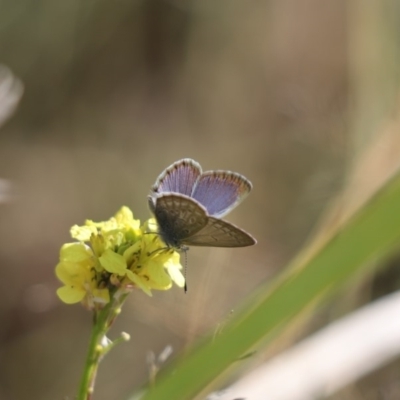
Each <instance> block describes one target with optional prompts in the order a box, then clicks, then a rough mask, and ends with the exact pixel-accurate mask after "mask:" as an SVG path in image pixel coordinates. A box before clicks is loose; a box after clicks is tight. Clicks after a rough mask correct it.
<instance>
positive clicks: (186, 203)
mask: <svg viewBox="0 0 400 400" xmlns="http://www.w3.org/2000/svg"><path fill="white" fill-rule="evenodd" d="M154 216H155V218H156V221H157V224H158V232H159V234H160V236H161V238H162V239H163V241H164V242H165V244H166V245H167V246H170V247H177V248H179V247H181V246H182V244H184V243H183V241H184V240H185V239H186V238H189V237H191V236H193V235H194V234H196V232H198V231H200V230H201V229H203V228H204V227H205V226H206V225H207V221H208V218H209V217H208V216H207V212H206V210H205V208H204V207H202V206H201V205H200V204H199V203H197V201H195V200H193V199H191V198H190V197H188V196H185V195H181V194H176V193H165V194H162V195H160V196H159V197H157V200H156V203H155V208H154Z"/></svg>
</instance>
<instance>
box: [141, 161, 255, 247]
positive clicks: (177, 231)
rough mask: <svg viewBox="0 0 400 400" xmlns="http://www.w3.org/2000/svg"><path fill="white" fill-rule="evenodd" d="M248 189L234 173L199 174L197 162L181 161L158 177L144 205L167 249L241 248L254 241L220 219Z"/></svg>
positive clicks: (242, 177)
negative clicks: (196, 247) (148, 209)
mask: <svg viewBox="0 0 400 400" xmlns="http://www.w3.org/2000/svg"><path fill="white" fill-rule="evenodd" d="M251 189H252V185H251V182H250V181H249V180H247V179H246V178H245V177H244V176H242V175H240V174H238V173H235V172H231V171H221V170H215V171H206V172H202V169H201V166H200V164H199V163H197V162H196V161H194V160H192V159H190V158H184V159H182V160H179V161H176V162H175V163H173V164H172V165H170V166H169V167H168V168H166V169H165V170H164V171H163V172H162V173H161V174H160V176H159V177H158V178H157V180H156V182H155V184H154V185H153V186H152V188H151V193H150V195H149V196H148V202H149V208H150V210H151V212H152V213H153V214H154V217H155V219H156V221H157V224H158V233H159V235H160V236H161V238H162V240H163V241H164V242H165V244H166V245H167V246H168V247H172V248H176V249H184V248H186V247H187V246H210V247H245V246H251V245H253V244H256V243H257V242H256V239H254V238H253V237H252V236H251V235H250V234H249V233H247V232H245V231H244V230H242V229H240V228H238V227H237V226H235V225H233V224H231V223H229V222H227V221H224V220H222V219H221V217H223V216H224V215H226V214H228V213H229V212H230V211H232V210H233V209H234V208H235V207H236V206H237V205H238V204H239V203H240V202H241V201H242V200H243V199H244V198H245V197H246V196H247V195H248V194H249V192H250V190H251Z"/></svg>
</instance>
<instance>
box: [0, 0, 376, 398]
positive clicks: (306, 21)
mask: <svg viewBox="0 0 400 400" xmlns="http://www.w3.org/2000/svg"><path fill="white" fill-rule="evenodd" d="M1 8H2V10H1V12H0V56H1V57H0V62H2V63H4V64H5V65H7V66H8V67H10V68H11V69H12V71H13V72H14V73H15V74H16V75H17V76H18V77H20V79H21V80H22V81H23V83H24V86H25V93H24V96H23V98H22V101H21V104H20V107H19V109H18V110H17V113H16V115H15V116H14V117H13V119H12V120H10V121H9V122H8V123H7V125H5V126H3V127H2V129H1V131H0V177H1V178H3V179H6V180H8V181H9V182H10V184H11V191H12V196H11V197H12V198H11V200H10V201H8V202H7V203H3V204H0V220H1V224H0V238H1V241H0V267H1V271H2V279H0V297H1V301H0V399H11V400H13V399H22V400H24V399H41V400H46V399H55V398H58V399H60V398H63V396H69V397H68V398H71V399H72V398H73V396H74V394H75V391H76V387H77V382H78V379H79V376H80V373H81V369H82V366H83V359H84V352H85V348H86V345H87V341H88V336H89V329H90V323H91V319H90V315H89V314H88V313H87V312H86V311H84V310H83V309H81V307H80V306H78V305H77V306H65V305H63V304H61V303H60V302H59V301H58V299H57V298H56V296H55V289H56V288H57V287H58V285H59V284H58V282H57V281H56V279H55V277H54V266H55V265H56V263H57V259H58V252H59V248H60V246H61V245H62V244H63V243H65V242H67V241H69V240H70V238H69V228H70V227H71V226H72V225H73V224H75V223H78V224H79V223H82V222H83V221H84V219H86V218H89V219H93V220H105V219H108V218H109V217H110V216H111V215H112V214H114V213H115V212H116V211H117V210H118V209H119V208H120V206H121V205H128V206H129V207H131V208H132V209H133V211H134V213H135V216H136V217H138V218H140V219H141V220H145V219H147V218H148V216H149V212H148V210H147V206H146V204H147V202H146V196H147V193H148V190H149V187H150V185H151V184H152V183H153V182H154V181H155V179H156V177H157V175H158V174H159V173H160V172H161V171H162V170H163V169H164V168H165V167H166V166H168V165H169V164H170V163H172V162H173V161H176V160H177V159H179V158H182V157H191V158H194V159H195V160H197V161H199V162H200V163H201V164H202V166H203V168H204V169H206V170H207V169H215V168H218V169H230V170H234V171H238V172H240V173H242V174H244V175H245V176H247V177H248V178H249V179H250V180H251V181H252V182H253V185H254V190H253V193H252V194H251V196H249V198H248V199H247V200H246V201H245V202H244V203H243V204H242V205H241V206H240V207H239V209H238V210H236V211H235V212H234V213H232V215H231V216H229V217H228V218H227V219H228V220H231V221H233V222H234V223H237V224H239V225H240V226H241V227H243V228H244V229H247V230H249V232H251V233H252V234H254V236H255V237H256V238H257V239H258V242H259V243H258V245H257V246H256V247H254V248H246V249H237V250H236V249H235V250H230V249H227V250H226V249H191V250H190V252H189V253H188V275H187V279H188V287H189V292H188V294H186V295H185V294H184V293H183V291H182V290H179V289H177V288H174V289H173V290H172V291H170V292H166V293H155V294H154V297H152V298H148V297H147V296H146V295H145V294H143V293H139V292H138V293H134V294H133V295H132V296H131V298H130V299H129V300H128V302H127V304H126V307H125V309H124V312H123V313H122V315H121V318H120V320H119V321H118V322H117V324H116V326H115V328H114V330H113V334H115V335H117V334H118V333H119V332H120V331H122V330H124V331H127V332H129V333H130V334H131V337H132V339H131V341H130V342H129V343H128V344H123V345H121V346H119V348H116V350H114V351H113V352H112V354H110V355H109V356H107V358H106V360H105V362H104V363H103V364H102V366H101V368H100V376H99V378H98V387H97V392H96V396H95V398H96V399H97V400H102V399H117V398H124V397H123V396H126V395H127V394H128V393H129V392H130V391H131V390H132V389H133V388H135V387H136V388H137V387H138V386H139V385H140V384H142V383H143V382H145V381H146V378H147V366H146V353H147V352H148V351H154V352H156V353H159V352H160V351H161V350H162V349H163V348H164V347H165V346H166V345H168V344H172V345H173V346H174V349H175V352H179V351H181V350H182V349H184V348H185V346H188V345H190V344H191V343H192V342H193V340H195V339H196V338H198V337H200V336H201V335H203V334H204V333H205V332H207V331H208V330H210V329H215V326H216V324H217V323H218V322H221V321H223V320H224V319H225V318H227V315H228V314H229V311H230V310H231V309H234V308H235V307H236V306H237V305H238V304H239V303H240V300H241V299H243V298H244V297H245V296H246V294H248V293H250V292H251V291H252V290H253V289H254V288H256V287H257V286H258V285H259V284H260V282H262V281H265V280H267V279H270V278H271V277H272V276H273V275H274V274H276V273H278V272H279V270H280V269H282V268H283V266H284V264H285V262H286V261H288V260H289V259H290V258H291V257H292V256H293V255H294V254H295V252H296V250H298V249H299V248H300V247H301V245H302V244H303V243H304V242H305V240H306V238H307V236H308V234H309V233H310V232H311V231H312V229H313V227H314V225H315V223H316V221H317V219H318V216H319V214H320V213H321V211H322V210H323V209H324V207H325V206H326V205H327V204H328V203H329V202H330V200H331V199H332V198H333V196H334V195H335V194H336V193H337V192H338V191H339V190H340V188H341V187H342V183H343V180H344V178H345V171H346V168H347V164H348V163H349V158H350V157H351V153H352V151H353V147H354V137H351V138H350V135H348V131H349V125H350V120H349V113H348V109H349V101H348V99H349V92H350V89H351V88H352V84H353V83H354V82H353V81H349V57H348V49H349V30H348V27H349V20H348V18H349V7H348V5H347V3H346V2H345V1H342V0H340V1H336V0H331V1H325V2H319V1H317V0H302V1H295V0H285V1H277V0H275V1H274V0H271V1H250V2H246V1H238V0H233V1H226V0H222V1H219V2H215V1H183V0H164V1H162V0H148V1H138V0H136V1H126V0H119V1H114V2H107V1H104V0H99V1H93V0H89V1H85V2H80V1H76V0H69V1H65V2H59V1H42V2H39V3H37V2H32V1H29V0H19V1H14V2H13V1H8V2H3V3H2V6H1ZM377 385H379V383H378V384H377ZM354 398H355V399H357V398H361V397H354Z"/></svg>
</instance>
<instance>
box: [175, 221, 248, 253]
mask: <svg viewBox="0 0 400 400" xmlns="http://www.w3.org/2000/svg"><path fill="white" fill-rule="evenodd" d="M181 243H182V244H184V245H187V246H207V247H245V246H251V245H253V244H255V243H256V240H255V239H254V238H253V237H252V236H251V235H250V234H248V233H247V232H245V231H244V230H242V229H240V228H238V227H236V226H235V225H233V224H231V223H229V222H226V221H224V220H221V219H218V218H213V217H208V220H207V225H206V226H205V227H204V228H203V229H201V230H200V231H198V232H197V233H195V234H193V235H191V236H190V237H187V239H182V240H181Z"/></svg>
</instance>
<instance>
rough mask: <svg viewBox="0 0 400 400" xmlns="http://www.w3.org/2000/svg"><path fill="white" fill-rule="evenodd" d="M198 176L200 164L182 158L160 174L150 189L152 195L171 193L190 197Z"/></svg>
mask: <svg viewBox="0 0 400 400" xmlns="http://www.w3.org/2000/svg"><path fill="white" fill-rule="evenodd" d="M200 175H201V167H200V164H199V163H197V162H196V161H194V160H192V159H190V158H184V159H182V160H179V161H176V162H174V163H173V164H172V165H170V166H169V167H168V168H166V169H165V170H164V171H163V172H162V173H161V174H160V176H159V177H158V178H157V180H156V183H155V184H154V185H153V187H152V192H153V193H154V194H161V193H165V192H170V193H171V192H172V193H180V194H184V195H186V196H190V195H191V194H192V191H193V187H194V185H195V183H196V181H197V179H198V178H199V177H200Z"/></svg>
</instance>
